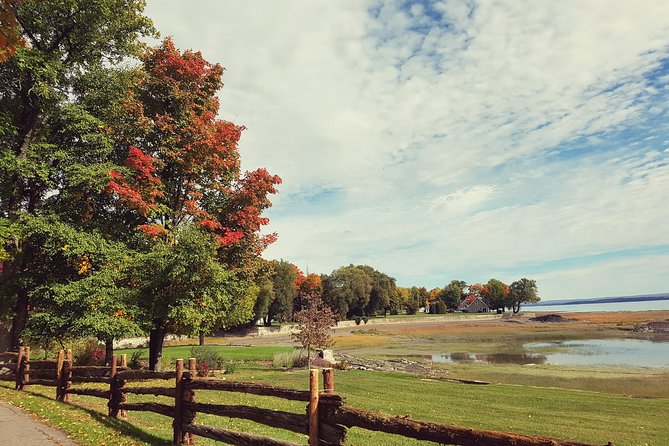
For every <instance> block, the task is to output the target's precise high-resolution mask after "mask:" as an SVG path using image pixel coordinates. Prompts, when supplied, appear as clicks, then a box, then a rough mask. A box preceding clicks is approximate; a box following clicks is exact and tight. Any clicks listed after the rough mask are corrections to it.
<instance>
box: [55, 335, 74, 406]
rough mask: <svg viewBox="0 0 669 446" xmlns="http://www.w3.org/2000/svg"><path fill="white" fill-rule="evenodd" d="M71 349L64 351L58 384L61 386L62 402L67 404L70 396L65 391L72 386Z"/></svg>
mask: <svg viewBox="0 0 669 446" xmlns="http://www.w3.org/2000/svg"><path fill="white" fill-rule="evenodd" d="M71 378H72V349H71V348H68V349H67V350H65V361H63V371H62V373H61V381H60V382H59V383H58V385H59V386H61V394H62V396H63V402H64V403H68V402H69V401H70V399H71V395H70V394H69V393H67V390H68V389H69V388H70V386H71V385H72V382H71Z"/></svg>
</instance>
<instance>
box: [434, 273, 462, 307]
mask: <svg viewBox="0 0 669 446" xmlns="http://www.w3.org/2000/svg"><path fill="white" fill-rule="evenodd" d="M466 287H467V283H466V282H464V281H462V280H451V283H449V284H448V285H446V286H445V287H444V288H443V289H442V290H441V293H439V300H441V301H442V302H444V304H446V307H447V308H449V309H451V310H455V309H457V308H458V306H460V303H461V302H462V300H463V299H464V298H465V297H466V295H465V288H466Z"/></svg>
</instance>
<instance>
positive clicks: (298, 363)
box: [272, 349, 307, 369]
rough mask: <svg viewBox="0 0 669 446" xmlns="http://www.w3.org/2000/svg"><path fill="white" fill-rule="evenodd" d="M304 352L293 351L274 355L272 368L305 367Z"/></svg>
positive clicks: (305, 358) (305, 353) (305, 357)
mask: <svg viewBox="0 0 669 446" xmlns="http://www.w3.org/2000/svg"><path fill="white" fill-rule="evenodd" d="M306 365H307V352H306V350H301V349H300V350H293V351H292V352H283V353H275V354H274V358H273V360H272V366H273V367H275V368H284V369H286V368H291V367H306Z"/></svg>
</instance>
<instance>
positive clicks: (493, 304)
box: [481, 279, 509, 309]
mask: <svg viewBox="0 0 669 446" xmlns="http://www.w3.org/2000/svg"><path fill="white" fill-rule="evenodd" d="M481 297H483V298H484V299H485V300H486V301H487V302H488V305H489V306H490V308H494V309H500V308H501V309H504V307H505V306H506V305H507V303H508V297H509V286H508V285H507V284H505V283H504V282H502V281H500V280H497V279H490V280H489V281H488V283H487V284H485V286H484V287H483V290H482V292H481Z"/></svg>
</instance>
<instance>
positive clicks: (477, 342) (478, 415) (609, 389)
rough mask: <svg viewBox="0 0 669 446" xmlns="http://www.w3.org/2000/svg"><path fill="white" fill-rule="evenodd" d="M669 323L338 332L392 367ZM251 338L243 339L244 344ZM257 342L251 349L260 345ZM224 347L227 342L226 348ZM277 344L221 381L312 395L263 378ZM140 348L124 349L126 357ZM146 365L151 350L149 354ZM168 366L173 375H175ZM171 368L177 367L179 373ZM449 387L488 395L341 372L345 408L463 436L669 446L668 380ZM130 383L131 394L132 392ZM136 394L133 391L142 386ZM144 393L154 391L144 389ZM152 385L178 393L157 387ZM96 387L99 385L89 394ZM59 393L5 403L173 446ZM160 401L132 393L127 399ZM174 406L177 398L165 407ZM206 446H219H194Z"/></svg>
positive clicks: (8, 397)
mask: <svg viewBox="0 0 669 446" xmlns="http://www.w3.org/2000/svg"><path fill="white" fill-rule="evenodd" d="M668 316H669V314H667V313H666V312H664V313H662V314H646V313H632V314H630V315H629V317H628V316H627V315H620V314H614V315H590V316H589V315H579V316H578V317H577V318H575V319H577V320H576V321H573V322H570V323H562V324H534V323H529V322H522V323H506V322H503V321H490V322H483V321H476V320H473V321H464V322H455V321H454V322H452V323H448V324H427V325H419V324H413V323H407V324H402V325H401V326H398V325H394V326H384V325H378V326H370V325H368V326H366V327H365V326H361V327H356V328H353V329H351V330H348V331H344V330H341V331H340V330H338V332H337V336H336V341H337V344H336V346H335V349H336V350H337V351H342V352H346V353H349V354H355V355H360V356H370V357H372V356H373V357H384V356H385V357H390V356H395V355H407V354H413V353H415V354H418V355H420V354H426V353H430V352H435V351H442V349H443V351H501V350H505V351H515V350H517V349H518V345H520V344H522V343H523V342H530V341H535V340H544V339H546V340H548V339H574V338H611V337H635V338H638V337H647V336H649V335H644V334H638V333H635V332H632V331H631V328H632V327H633V326H634V324H639V323H644V322H646V321H648V320H652V319H653V318H655V319H658V318H661V319H666V318H667V317H668ZM245 341H247V339H244V340H242V342H245ZM257 341H258V340H256V341H255V342H257ZM225 342H226V343H229V342H230V339H227V338H226V339H225ZM272 342H273V346H271V347H268V346H263V345H258V346H251V347H243V346H231V345H219V346H211V347H212V348H215V349H216V350H217V351H218V352H219V353H220V354H221V355H223V357H224V358H225V359H226V360H228V361H235V362H236V365H237V367H236V371H235V373H234V374H232V375H225V379H229V380H239V381H254V382H265V383H270V384H273V385H279V386H286V387H292V388H298V389H304V390H306V389H307V388H308V378H307V374H306V371H304V370H299V371H282V370H274V369H269V368H267V364H268V363H269V361H270V360H271V359H272V356H273V355H274V354H275V353H277V352H283V351H289V350H291V349H292V347H290V344H291V343H290V341H289V340H288V339H287V340H286V341H285V343H283V344H281V343H280V342H279V343H277V342H276V340H273V341H272ZM190 349H191V346H175V347H167V348H166V349H165V352H164V364H165V365H168V364H169V363H170V362H172V363H173V359H175V358H178V357H180V358H184V359H185V358H187V357H188V356H190ZM132 352H133V350H125V351H117V353H126V354H128V355H130V354H131V353H132ZM143 353H144V356H147V355H148V353H147V350H146V349H144V350H143ZM168 367H169V366H168ZM172 367H173V366H172ZM433 367H435V368H439V369H441V372H443V374H445V375H446V376H447V377H450V378H462V379H477V380H482V381H488V382H491V383H493V384H491V385H483V386H478V385H466V384H458V383H455V382H450V381H443V380H430V379H421V378H420V377H417V376H412V375H408V374H400V373H386V372H371V371H361V370H348V371H336V373H335V376H336V380H335V381H336V390H337V393H339V394H341V395H343V396H345V397H346V399H347V404H349V405H350V406H353V407H358V408H362V409H367V410H373V411H378V412H382V413H384V414H386V415H391V416H393V415H402V416H404V415H411V416H412V417H413V418H414V419H418V420H425V421H433V422H439V423H448V424H455V425H460V426H465V427H472V428H479V429H490V430H499V431H508V432H515V433H523V434H530V435H543V436H548V437H556V438H563V439H572V440H576V441H581V442H586V443H592V444H601V445H603V444H606V443H607V442H608V441H611V442H613V444H615V445H616V446H637V445H657V446H663V445H666V444H669V421H668V420H667V417H666V414H667V413H669V370H667V369H645V368H630V367H569V366H555V365H549V364H543V365H540V364H538V365H534V366H522V365H514V364H495V365H486V364H472V363H465V364H444V365H437V364H433ZM131 385H133V384H131ZM134 385H137V384H134ZM144 385H149V384H147V383H144ZM150 385H172V383H165V382H161V381H157V382H155V383H151V384H150ZM91 386H95V385H91ZM53 398H54V389H53V388H45V387H39V386H34V387H29V388H28V391H27V392H16V391H14V390H12V389H11V388H10V386H9V385H7V384H0V399H2V400H5V401H10V402H12V403H13V404H16V405H18V406H20V407H24V408H25V409H26V410H28V411H30V412H31V413H34V414H35V415H36V416H38V417H40V418H42V419H44V420H45V421H46V422H48V423H49V424H51V425H54V426H56V427H60V428H62V429H64V430H66V431H67V432H68V433H70V434H71V436H72V437H73V438H74V440H75V441H76V442H77V443H79V444H81V445H168V444H170V438H171V427H170V426H171V420H170V419H168V418H166V417H163V416H161V415H157V414H151V413H141V412H131V413H130V414H129V416H128V418H127V420H111V419H109V418H107V417H106V401H104V400H102V399H96V398H91V397H83V396H74V401H73V404H69V405H68V404H63V403H58V402H56V401H54V400H53ZM197 399H198V401H202V402H211V403H227V404H250V405H255V406H258V407H267V408H273V409H277V410H288V411H293V412H296V413H304V411H305V404H304V403H299V402H289V401H284V400H281V399H276V398H270V397H258V396H253V395H244V394H235V393H223V392H203V391H198V393H197ZM156 400H158V401H160V400H161V399H160V398H154V397H140V396H133V395H130V401H131V402H133V401H156ZM162 400H163V401H164V402H166V403H169V402H170V401H169V399H167V398H162ZM198 422H200V423H203V424H209V425H214V426H219V427H224V428H228V429H233V430H243V431H246V432H252V433H257V434H264V435H270V436H273V437H276V438H282V439H286V440H290V441H294V442H297V443H303V444H304V443H306V437H304V436H300V435H296V434H293V433H290V432H285V431H280V430H276V429H270V428H266V427H264V426H262V425H257V424H254V423H251V422H246V421H243V420H234V419H228V418H220V417H214V416H207V415H204V416H200V415H199V416H198ZM198 444H200V445H213V444H214V443H213V442H211V441H209V440H205V439H198ZM347 444H349V445H370V446H381V445H384V446H385V445H398V446H411V445H426V444H430V443H425V442H417V441H414V440H409V439H403V438H400V437H396V436H389V435H384V434H377V433H371V432H367V431H362V430H359V429H352V430H351V431H350V432H349V441H348V443H347Z"/></svg>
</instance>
